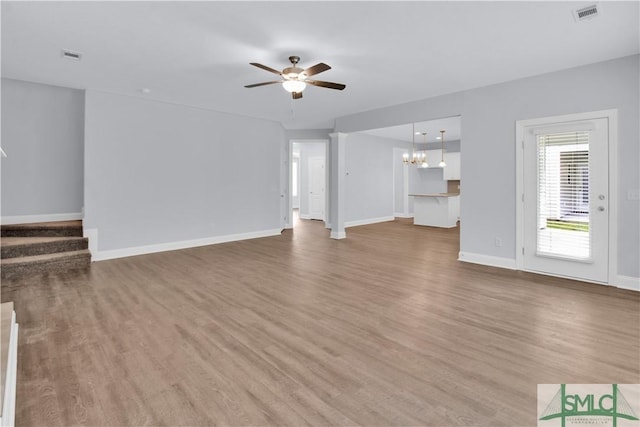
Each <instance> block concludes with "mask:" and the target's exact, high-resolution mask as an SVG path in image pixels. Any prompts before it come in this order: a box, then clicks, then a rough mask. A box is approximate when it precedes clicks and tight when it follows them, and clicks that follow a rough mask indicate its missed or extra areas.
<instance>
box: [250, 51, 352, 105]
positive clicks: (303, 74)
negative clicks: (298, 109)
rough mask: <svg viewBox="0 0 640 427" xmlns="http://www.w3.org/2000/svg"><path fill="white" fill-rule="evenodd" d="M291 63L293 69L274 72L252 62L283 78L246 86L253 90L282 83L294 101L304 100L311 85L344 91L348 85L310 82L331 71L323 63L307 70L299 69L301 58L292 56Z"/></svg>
mask: <svg viewBox="0 0 640 427" xmlns="http://www.w3.org/2000/svg"><path fill="white" fill-rule="evenodd" d="M289 61H291V64H292V65H293V66H292V67H287V68H285V69H284V70H282V71H278V70H274V69H273V68H271V67H267V66H266V65H262V64H258V63H257V62H251V65H253V66H255V67H258V68H262V69H263V70H266V71H269V72H270V73H273V74H277V75H279V76H280V77H282V80H274V81H270V82H263V83H255V84H252V85H246V86H245V87H248V88H252V87H258V86H265V85H272V84H275V83H281V84H282V87H283V88H284V89H285V90H286V91H287V92H291V96H292V97H293V99H300V98H302V91H303V90H304V88H305V87H306V86H307V85H308V84H309V85H313V86H319V87H326V88H329V89H337V90H342V89H344V88H345V87H347V86H346V85H343V84H341V83H331V82H322V81H319V80H309V77H311V76H313V75H315V74H319V73H322V72H323V71H327V70H330V69H331V67H330V66H328V65H327V64H325V63H323V62H321V63H319V64H316V65H314V66H313V67H309V68H307V69H306V70H304V69H302V68H299V67H298V62H300V57H299V56H290V57H289Z"/></svg>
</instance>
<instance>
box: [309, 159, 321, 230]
mask: <svg viewBox="0 0 640 427" xmlns="http://www.w3.org/2000/svg"><path fill="white" fill-rule="evenodd" d="M324 186H325V172H324V157H310V158H309V218H311V219H320V220H323V221H324V200H325V197H324Z"/></svg>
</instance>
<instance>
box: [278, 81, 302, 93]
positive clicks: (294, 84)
mask: <svg viewBox="0 0 640 427" xmlns="http://www.w3.org/2000/svg"><path fill="white" fill-rule="evenodd" d="M282 87H283V88H284V90H286V91H287V92H302V91H303V90H304V88H306V87H307V84H306V83H305V82H303V81H300V80H285V81H283V82H282Z"/></svg>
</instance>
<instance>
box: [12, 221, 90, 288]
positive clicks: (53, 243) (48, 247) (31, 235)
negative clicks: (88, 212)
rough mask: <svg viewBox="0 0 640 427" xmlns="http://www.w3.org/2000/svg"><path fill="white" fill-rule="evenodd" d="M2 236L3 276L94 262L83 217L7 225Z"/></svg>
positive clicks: (71, 267) (61, 269) (16, 275)
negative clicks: (79, 218)
mask: <svg viewBox="0 0 640 427" xmlns="http://www.w3.org/2000/svg"><path fill="white" fill-rule="evenodd" d="M0 236H1V239H0V249H1V253H0V258H1V260H0V267H1V268H0V275H1V276H2V279H11V278H17V277H24V276H26V275H30V274H36V273H44V272H56V271H67V270H74V269H86V268H88V267H89V265H90V264H91V252H89V250H88V249H87V248H88V245H89V242H88V239H87V238H85V237H82V221H60V222H43V223H36V224H13V225H3V226H1V227H0Z"/></svg>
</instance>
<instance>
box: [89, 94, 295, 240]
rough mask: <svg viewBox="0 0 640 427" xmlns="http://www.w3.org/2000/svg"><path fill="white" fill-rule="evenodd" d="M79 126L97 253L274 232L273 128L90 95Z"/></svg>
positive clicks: (277, 212) (277, 222)
mask: <svg viewBox="0 0 640 427" xmlns="http://www.w3.org/2000/svg"><path fill="white" fill-rule="evenodd" d="M85 121H86V136H85V141H86V146H85V165H86V168H85V170H86V173H85V202H86V212H85V228H90V229H91V228H95V229H98V233H99V234H98V236H99V238H98V244H99V246H98V249H99V251H105V250H114V249H123V248H131V247H137V246H146V245H153V244H161V243H167V242H179V241H185V240H191V239H200V238H207V237H216V236H227V235H231V234H239V233H251V232H259V231H264V230H272V229H277V228H281V225H282V217H281V215H282V212H281V202H280V200H281V197H280V193H281V191H282V188H281V185H282V182H281V181H282V177H281V168H280V162H281V161H282V154H281V152H282V150H283V149H284V147H285V143H284V141H285V134H284V130H283V129H282V127H281V125H280V124H279V123H274V122H269V121H264V120H258V119H251V118H245V117H240V116H236V115H230V114H223V113H217V112H213V111H208V110H203V109H198V108H190V107H185V106H180V105H173V104H167V103H160V102H155V101H150V100H145V99H141V98H135V97H126V96H119V95H113V94H107V93H102V92H97V91H87V93H86V119H85Z"/></svg>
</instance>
